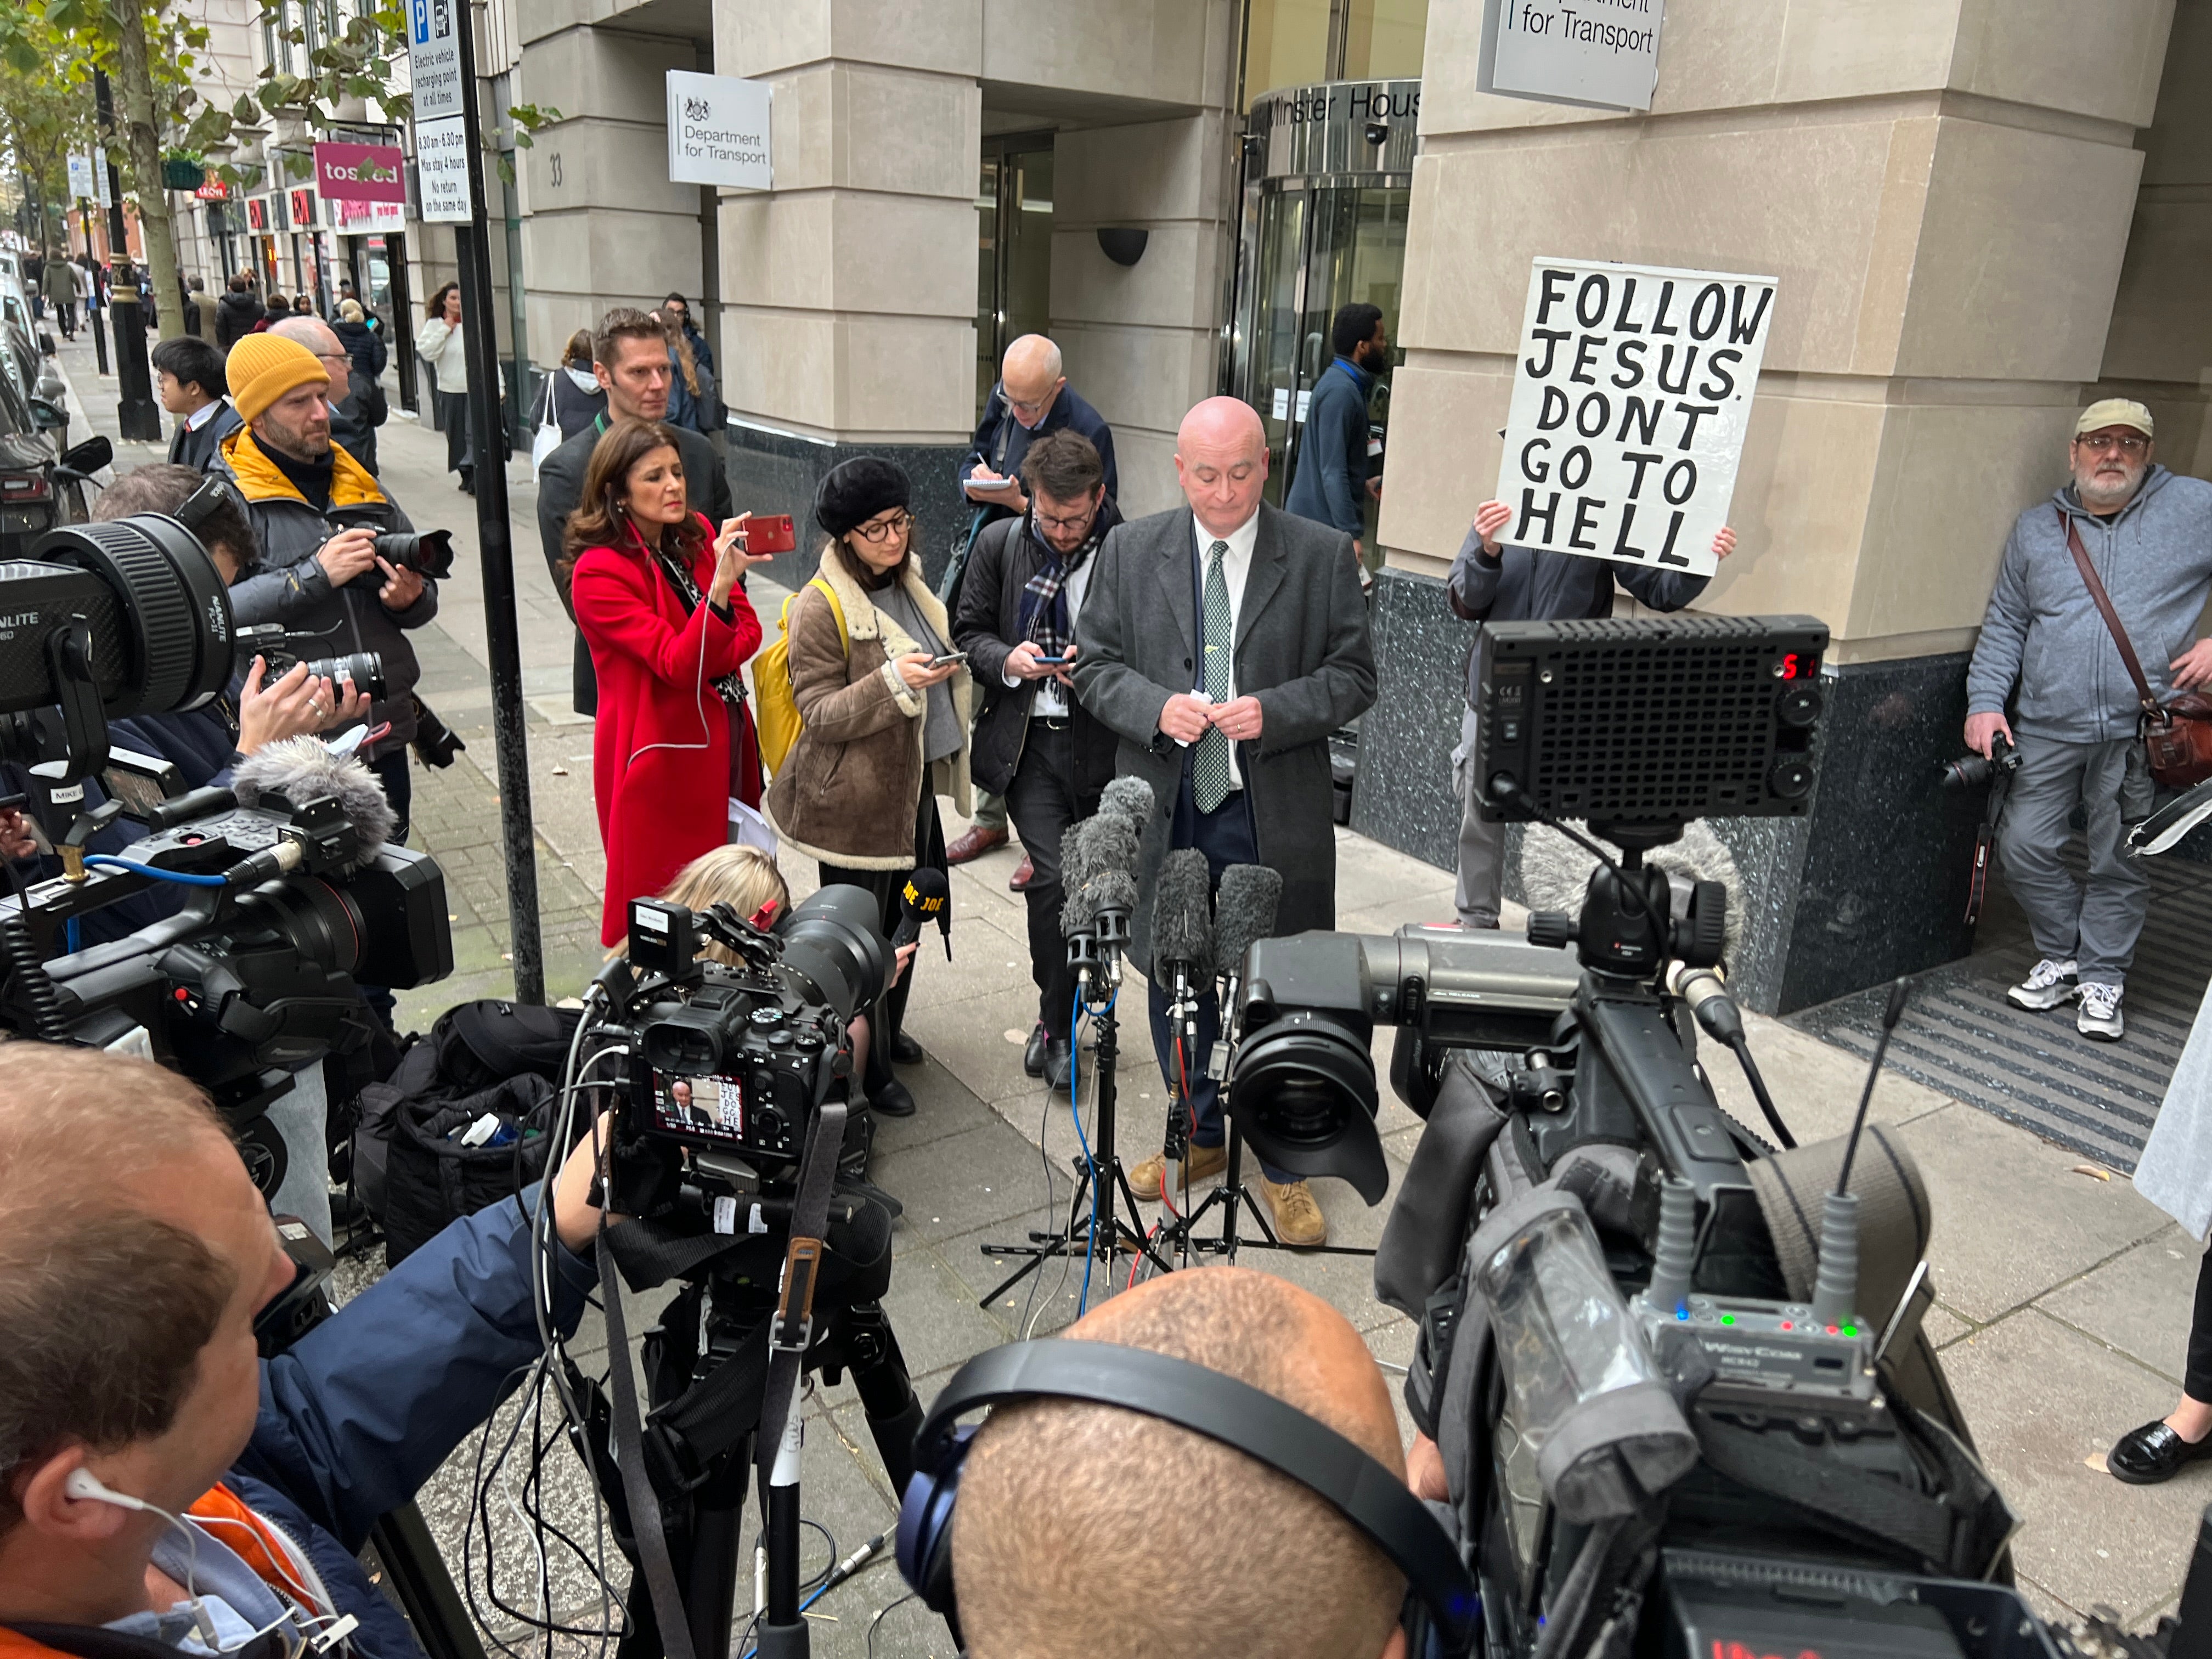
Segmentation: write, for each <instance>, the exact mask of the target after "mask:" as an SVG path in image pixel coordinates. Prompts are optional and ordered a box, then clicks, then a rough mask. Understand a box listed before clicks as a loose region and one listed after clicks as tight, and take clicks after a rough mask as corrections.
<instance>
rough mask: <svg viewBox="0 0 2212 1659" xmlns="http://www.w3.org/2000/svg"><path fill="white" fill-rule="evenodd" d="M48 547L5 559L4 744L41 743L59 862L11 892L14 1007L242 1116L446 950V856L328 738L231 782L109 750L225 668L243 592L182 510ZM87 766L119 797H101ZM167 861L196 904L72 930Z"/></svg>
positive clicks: (8, 954) (145, 884) (152, 879)
mask: <svg viewBox="0 0 2212 1659" xmlns="http://www.w3.org/2000/svg"><path fill="white" fill-rule="evenodd" d="M32 552H33V557H32V558H31V559H29V560H27V561H17V562H9V563H6V564H0V639H4V640H5V641H7V643H8V647H9V648H8V649H7V650H6V651H4V652H0V757H4V758H9V759H13V760H15V761H17V762H19V763H22V764H23V765H24V766H25V769H26V775H27V779H28V781H29V783H30V786H31V788H32V791H33V793H34V794H35V795H36V797H37V799H33V800H32V801H31V802H30V803H29V804H30V805H32V807H33V811H35V812H36V813H37V815H38V817H40V821H41V822H42V823H44V824H45V825H46V828H47V829H48V830H49V832H50V833H51V834H52V835H53V836H54V837H55V841H56V850H57V851H58V854H60V856H61V860H62V865H63V873H62V874H61V875H60V876H59V877H58V878H53V879H51V880H47V881H44V882H40V883H39V884H36V885H33V886H30V887H27V888H26V887H22V886H21V885H18V887H17V889H16V890H15V893H14V894H13V896H10V897H9V898H7V899H4V900H0V955H4V958H5V962H4V966H5V969H6V972H7V981H6V984H5V987H4V988H0V1023H3V1024H5V1025H7V1026H8V1027H9V1028H10V1029H12V1030H15V1031H16V1032H17V1033H19V1034H21V1035H22V1036H31V1037H37V1038H40V1039H43V1040H46V1041H48V1042H77V1043H85V1044H89V1045H94V1046H99V1047H114V1046H117V1045H118V1044H121V1045H125V1046H133V1047H137V1048H140V1049H142V1050H143V1051H144V1052H146V1053H147V1054H150V1055H151V1057H152V1058H154V1059H155V1060H159V1061H161V1063H162V1064H164V1065H167V1066H172V1067H173V1068H174V1069H176V1070H178V1071H180V1072H182V1073H185V1075H186V1076H189V1077H191V1079H193V1080H194V1081H195V1082H197V1083H198V1084H199V1085H202V1086H203V1087H204V1088H205V1089H206V1090H207V1091H209V1093H210V1096H211V1097H213V1098H214V1100H215V1103H216V1106H217V1107H218V1108H219V1109H221V1110H222V1111H223V1112H224V1113H225V1114H226V1115H227V1116H228V1118H229V1119H230V1121H232V1122H233V1123H234V1125H236V1126H238V1127H240V1128H241V1129H246V1128H247V1127H248V1126H250V1125H251V1124H252V1121H253V1120H254V1119H255V1118H256V1117H257V1116H258V1115H259V1114H260V1113H261V1111H262V1110H263V1109H264V1108H265V1107H266V1106H267V1104H268V1103H270V1101H272V1100H274V1099H275V1098H276V1097H277V1096H279V1095H281V1094H282V1093H283V1092H284V1091H286V1090H287V1089H289V1087H290V1086H291V1075H290V1073H291V1071H292V1069H294V1068H296V1067H298V1066H302V1065H305V1064H307V1063H308V1062H310V1061H312V1060H315V1059H317V1058H319V1057H320V1056H321V1055H323V1054H325V1053H328V1052H331V1051H332V1050H336V1051H337V1052H339V1053H350V1052H353V1051H355V1050H356V1049H357V1048H360V1047H361V1046H362V1044H364V1043H366V1042H368V1040H369V1038H370V1036H371V1035H372V1033H373V1030H374V1023H373V1017H372V1016H371V1015H370V1013H369V1012H368V1007H367V1006H366V1005H365V1004H364V1003H363V1002H362V999H361V995H360V992H359V987H361V986H362V985H364V984H367V985H375V986H380V987H386V988H390V989H401V988H406V987H413V986H416V985H421V984H425V983H428V982H429V981H433V980H435V979H439V978H441V977H443V976H444V975H446V974H447V973H448V972H450V971H451V970H452V967H453V942H452V937H451V934H450V933H449V931H448V927H447V917H446V898H445V878H444V877H443V875H442V874H441V872H440V871H439V869H438V866H437V865H436V864H435V863H434V862H432V861H431V860H429V859H428V857H426V856H424V855H423V854H419V853H413V852H410V851H408V850H407V849H406V848H403V847H397V846H391V845H387V844H386V841H385V837H386V836H387V835H388V834H389V833H390V830H391V828H392V822H393V819H392V811H391V808H390V806H389V805H387V804H386V801H385V799H384V795H383V791H382V789H381V788H380V787H379V786H378V784H377V783H376V781H375V780H374V777H372V776H370V775H368V773H367V772H366V771H365V770H364V769H362V767H361V766H360V765H359V764H358V763H355V762H351V761H342V760H339V759H337V758H336V757H332V756H331V754H330V752H329V751H328V750H326V749H325V748H324V746H323V745H322V744H319V743H317V742H315V741H313V740H312V739H295V741H293V742H291V743H288V744H272V745H271V746H270V747H269V748H268V749H266V750H263V751H262V752H261V753H259V754H258V755H256V756H253V757H250V758H249V759H248V760H246V761H245V762H243V763H240V766H239V767H238V768H237V769H236V771H235V773H234V780H235V781H234V785H233V787H231V788H229V789H219V788H206V789H198V790H193V791H191V792H190V793H176V794H175V795H174V798H170V797H171V794H172V791H173V790H176V789H179V788H180V786H179V785H177V783H176V781H175V778H174V774H173V770H170V769H166V768H162V767H160V766H159V765H158V764H153V763H140V762H139V761H138V760H137V758H136V757H123V756H119V755H118V756H115V757H111V755H110V751H109V746H108V741H107V731H106V721H107V720H111V719H114V718H117V717H119V716H123V715H126V714H165V713H170V712H174V711H178V710H187V709H191V708H199V707H201V706H203V705H204V704H205V703H206V702H209V701H210V699H212V698H213V697H215V696H216V695H218V694H219V693H220V692H221V691H222V689H223V687H224V686H225V684H227V683H228V680H229V678H230V675H231V671H232V666H233V660H234V650H235V643H236V640H237V636H238V631H239V630H237V629H235V628H234V626H233V620H232V617H231V611H230V601H229V597H228V593H227V592H226V591H225V589H224V586H223V584H222V579H221V577H220V576H219V574H217V572H216V568H215V566H214V563H213V562H212V561H211V560H210V558H209V557H208V555H207V552H206V550H204V548H203V547H202V546H201V545H200V544H199V543H198V541H197V539H196V538H194V537H193V535H192V534H191V532H190V531H189V530H187V529H186V528H185V526H183V525H181V524H179V522H178V521H177V520H173V519H169V518H165V517H161V516H160V515H157V514H150V513H149V514H141V515H137V516H135V517H131V518H125V519H119V520H114V521H113V522H112V523H106V524H87V525H72V526H68V527H67V528H65V529H62V530H57V531H54V532H51V533H49V534H48V535H46V537H44V538H41V539H40V542H39V543H38V544H37V545H36V546H35V547H33V550H32ZM111 758H112V760H113V762H114V764H111ZM94 774H100V775H102V776H103V778H104V779H105V780H106V781H107V782H108V783H109V785H110V787H109V789H108V792H107V793H109V795H110V797H111V799H108V800H107V801H106V803H105V804H104V805H101V806H100V807H99V808H98V809H96V810H95V811H89V812H88V811H82V803H83V801H84V799H85V796H84V787H83V783H82V780H84V779H85V778H87V777H88V776H91V775H94ZM125 814H127V815H128V816H130V817H133V818H135V819H137V820H139V821H141V822H143V823H144V824H145V825H146V827H147V829H148V831H149V833H148V834H147V835H146V836H145V837H144V838H143V839H141V840H139V841H137V842H132V843H131V845H130V847H129V848H128V854H129V855H128V856H127V857H111V856H107V855H104V854H98V853H91V852H88V850H87V843H88V842H90V841H91V839H92V837H93V836H95V835H96V834H97V833H98V832H99V831H100V830H101V829H104V828H106V826H107V825H108V824H109V823H112V822H113V821H114V820H115V818H117V817H119V816H124V815H125ZM10 873H11V877H12V873H13V872H10ZM157 883H158V884H168V885H171V886H173V887H177V888H180V889H181V890H183V892H184V894H185V902H184V905H183V907H182V908H180V909H179V910H178V911H177V912H176V913H175V914H174V915H170V916H168V917H167V918H165V919H164V920H162V921H158V922H155V923H154V924H153V925H151V926H149V927H144V928H142V929H140V930H139V931H137V933H132V934H131V935H129V936H127V937H125V938H123V939H115V940H112V941H111V942H109V943H106V944H101V945H94V946H92V947H90V948H88V949H84V950H76V949H74V948H72V941H73V935H74V932H75V923H76V921H77V920H78V919H79V918H81V917H83V916H85V915H88V914H90V913H92V912H94V911H97V910H99V909H101V908H104V907H106V906H107V905H110V904H113V903H115V902H118V901H120V900H122V899H125V898H127V897H130V896H133V895H136V894H138V893H142V892H144V891H145V890H148V889H149V888H150V887H153V886H154V885H155V884H157ZM280 1176H281V1170H280V1171H276V1172H274V1173H273V1174H271V1175H270V1176H269V1177H268V1178H269V1179H276V1178H279V1177H280Z"/></svg>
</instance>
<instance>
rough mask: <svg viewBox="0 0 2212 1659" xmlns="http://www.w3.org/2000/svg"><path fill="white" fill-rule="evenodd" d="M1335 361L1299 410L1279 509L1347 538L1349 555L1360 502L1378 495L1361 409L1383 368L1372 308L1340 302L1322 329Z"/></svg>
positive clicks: (1385, 333) (1356, 548)
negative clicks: (1292, 463) (1292, 465)
mask: <svg viewBox="0 0 2212 1659" xmlns="http://www.w3.org/2000/svg"><path fill="white" fill-rule="evenodd" d="M1329 349H1331V350H1333V351H1334V352H1335V354H1336V360H1335V361H1334V362H1332V363H1331V364H1330V365H1329V366H1328V368H1325V369H1323V370H1322V374H1321V380H1319V382H1318V383H1317V384H1316V386H1314V389H1313V398H1312V401H1311V402H1310V404H1308V405H1307V407H1306V424H1305V435H1304V437H1302V438H1300V439H1299V440H1298V465H1297V471H1296V472H1295V473H1293V474H1292V475H1291V491H1290V494H1289V495H1286V496H1285V497H1284V498H1283V510H1284V511H1285V513H1297V515H1298V516H1299V517H1300V518H1302V519H1311V520H1313V521H1314V522H1315V523H1316V524H1325V525H1328V526H1332V527H1334V528H1335V529H1338V530H1341V531H1342V532H1344V533H1345V534H1346V535H1347V536H1349V537H1351V538H1352V552H1353V554H1354V555H1355V556H1358V555H1361V554H1364V546H1363V544H1362V540H1361V538H1362V537H1363V536H1364V533H1365V532H1366V526H1367V516H1366V515H1367V501H1368V497H1369V496H1370V495H1376V494H1379V493H1380V489H1381V483H1382V480H1381V478H1380V477H1370V476H1369V474H1370V470H1371V469H1370V465H1369V445H1370V441H1371V437H1372V433H1373V427H1372V425H1371V423H1370V421H1369V419H1368V414H1367V406H1368V404H1369V402H1370V400H1371V399H1372V398H1374V396H1375V384H1376V380H1378V379H1380V378H1381V376H1382V374H1383V370H1384V369H1386V368H1389V367H1390V331H1389V328H1388V327H1386V326H1385V325H1384V324H1383V308H1382V307H1380V306H1370V305H1348V306H1344V307H1340V309H1339V310H1338V312H1337V313H1336V317H1335V320H1334V322H1333V323H1332V324H1331V325H1330V329H1329Z"/></svg>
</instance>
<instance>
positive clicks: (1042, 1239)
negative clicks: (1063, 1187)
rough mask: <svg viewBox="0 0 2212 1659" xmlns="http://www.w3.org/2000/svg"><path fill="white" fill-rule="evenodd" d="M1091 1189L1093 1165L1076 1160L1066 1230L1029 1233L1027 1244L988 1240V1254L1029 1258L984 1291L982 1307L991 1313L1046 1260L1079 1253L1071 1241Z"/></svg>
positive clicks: (979, 1304)
mask: <svg viewBox="0 0 2212 1659" xmlns="http://www.w3.org/2000/svg"><path fill="white" fill-rule="evenodd" d="M1090 1191H1091V1169H1090V1166H1089V1165H1088V1164H1084V1163H1082V1162H1080V1161H1078V1162H1077V1163H1076V1164H1075V1191H1074V1193H1073V1195H1072V1196H1071V1197H1070V1198H1069V1200H1068V1203H1067V1226H1066V1230H1065V1231H1061V1232H1057V1233H1039V1232H1032V1233H1031V1234H1030V1243H1027V1244H986V1245H985V1246H983V1254H984V1255H1023V1256H1027V1257H1028V1258H1029V1260H1028V1261H1025V1262H1024V1263H1023V1264H1022V1265H1021V1266H1020V1267H1018V1268H1016V1269H1015V1270H1014V1271H1013V1273H1011V1274H1009V1275H1008V1276H1007V1278H1006V1280H1005V1281H1004V1282H1003V1283H1001V1284H1000V1285H995V1286H994V1287H993V1288H992V1289H991V1290H989V1291H985V1292H984V1294H983V1296H982V1297H981V1300H979V1301H978V1302H977V1303H976V1304H975V1305H976V1306H977V1307H979V1308H981V1309H982V1310H984V1311H985V1312H986V1313H988V1312H989V1311H990V1310H991V1306H992V1304H994V1303H995V1302H997V1301H998V1299H999V1298H1000V1297H1002V1296H1004V1295H1005V1294H1006V1292H1007V1291H1011V1290H1012V1289H1013V1288H1014V1286H1015V1285H1018V1284H1020V1283H1021V1282H1022V1280H1024V1279H1027V1278H1028V1277H1029V1276H1030V1274H1031V1273H1035V1272H1036V1271H1037V1270H1038V1269H1039V1268H1040V1267H1043V1266H1044V1264H1045V1263H1046V1262H1048V1261H1057V1260H1058V1259H1059V1258H1060V1257H1061V1256H1064V1255H1075V1254H1077V1253H1078V1250H1079V1247H1078V1246H1076V1245H1074V1244H1073V1243H1070V1242H1069V1241H1070V1240H1072V1239H1073V1237H1075V1231H1076V1224H1077V1223H1078V1222H1079V1221H1081V1220H1082V1219H1083V1200H1084V1198H1085V1195H1086V1194H1088V1193H1089V1192H1090Z"/></svg>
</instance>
